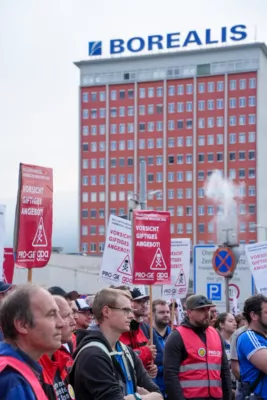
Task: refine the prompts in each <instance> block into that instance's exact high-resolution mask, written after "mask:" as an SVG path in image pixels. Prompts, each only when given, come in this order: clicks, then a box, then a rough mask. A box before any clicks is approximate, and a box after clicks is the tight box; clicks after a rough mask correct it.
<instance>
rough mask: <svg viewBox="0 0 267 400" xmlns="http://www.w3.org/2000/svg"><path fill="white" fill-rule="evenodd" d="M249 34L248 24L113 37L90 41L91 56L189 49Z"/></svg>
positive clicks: (235, 40)
mask: <svg viewBox="0 0 267 400" xmlns="http://www.w3.org/2000/svg"><path fill="white" fill-rule="evenodd" d="M247 36H248V33H247V27H246V25H234V26H232V27H226V26H223V27H221V28H219V29H216V30H213V29H206V30H204V31H196V30H192V31H189V32H186V33H182V32H174V33H168V34H166V35H150V36H147V37H141V36H134V37H132V38H130V39H126V40H125V39H112V40H110V41H109V45H108V46H107V48H106V47H105V46H106V44H105V43H104V42H101V41H95V42H89V43H88V55H89V56H101V55H102V54H103V53H104V52H105V53H106V54H107V55H108V54H109V55H116V54H123V53H125V52H130V53H134V54H135V53H137V54H138V53H141V52H143V51H144V52H145V51H161V50H162V51H164V50H165V51H166V50H170V49H179V48H180V49H188V48H190V47H195V46H208V45H212V44H213V45H215V44H223V43H230V42H241V41H243V40H245V39H246V38H247Z"/></svg>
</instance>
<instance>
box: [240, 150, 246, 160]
mask: <svg viewBox="0 0 267 400" xmlns="http://www.w3.org/2000/svg"><path fill="white" fill-rule="evenodd" d="M245 159H246V152H245V151H240V152H239V161H244V160H245Z"/></svg>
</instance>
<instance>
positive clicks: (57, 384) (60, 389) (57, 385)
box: [54, 371, 71, 400]
mask: <svg viewBox="0 0 267 400" xmlns="http://www.w3.org/2000/svg"><path fill="white" fill-rule="evenodd" d="M54 390H55V393H56V396H57V399H58V400H71V397H70V395H69V392H68V389H67V388H66V385H65V383H64V382H63V381H62V379H61V377H60V374H59V371H57V372H56V375H55V380H54Z"/></svg>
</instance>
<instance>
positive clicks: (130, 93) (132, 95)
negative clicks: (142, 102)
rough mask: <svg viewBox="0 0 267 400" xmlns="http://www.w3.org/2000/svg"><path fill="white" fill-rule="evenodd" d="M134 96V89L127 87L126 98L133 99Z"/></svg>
mask: <svg viewBox="0 0 267 400" xmlns="http://www.w3.org/2000/svg"><path fill="white" fill-rule="evenodd" d="M133 98H134V91H133V89H128V99H133Z"/></svg>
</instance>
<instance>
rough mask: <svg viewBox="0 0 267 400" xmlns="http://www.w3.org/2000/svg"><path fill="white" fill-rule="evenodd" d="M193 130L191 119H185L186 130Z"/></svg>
mask: <svg viewBox="0 0 267 400" xmlns="http://www.w3.org/2000/svg"><path fill="white" fill-rule="evenodd" d="M192 128H193V121H192V119H187V120H186V129H192Z"/></svg>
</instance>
